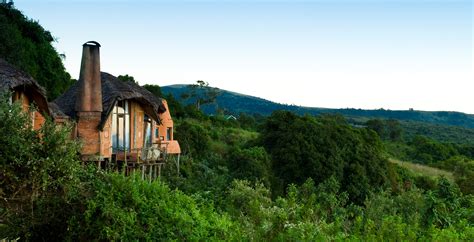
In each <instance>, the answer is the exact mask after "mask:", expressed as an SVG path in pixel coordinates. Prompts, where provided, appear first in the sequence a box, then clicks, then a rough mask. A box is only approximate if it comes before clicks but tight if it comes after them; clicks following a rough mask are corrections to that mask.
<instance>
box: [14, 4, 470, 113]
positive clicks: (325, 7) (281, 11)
mask: <svg viewBox="0 0 474 242" xmlns="http://www.w3.org/2000/svg"><path fill="white" fill-rule="evenodd" d="M14 2H15V6H16V8H18V9H20V10H22V11H23V12H24V13H25V14H26V15H27V16H28V17H29V18H32V19H34V20H37V21H39V23H40V24H41V25H42V26H43V27H44V28H45V29H47V30H49V31H50V32H51V33H52V34H53V36H55V38H56V39H57V42H55V43H54V46H55V47H56V49H57V50H58V52H59V53H63V54H65V55H66V59H65V60H64V64H65V67H66V69H67V71H68V72H69V73H70V74H71V76H72V77H74V78H78V76H79V67H80V61H81V52H82V44H83V43H85V42H87V41H89V40H95V41H98V42H99V43H100V44H101V45H102V47H101V69H102V71H105V72H109V73H111V74H113V75H116V76H118V75H123V74H128V75H132V76H134V77H135V79H136V80H137V81H138V82H139V83H140V84H157V85H160V86H164V85H171V84H191V83H195V82H196V80H204V81H207V82H209V83H210V85H211V86H216V87H219V88H222V89H226V90H231V91H235V92H240V93H243V94H248V95H253V96H258V97H261V98H265V99H268V100H271V101H275V102H280V103H286V104H295V105H301V106H311V107H327V108H363V109H379V108H384V109H391V110H406V109H409V108H413V109H415V110H432V111H436V110H448V111H462V112H467V113H472V114H474V62H473V59H474V56H473V49H474V43H473V32H474V29H473V3H472V1H471V0H306V1H283V0H279V1H277V0H273V1H272V0H253V1H250V0H243V1H237V0H221V1H210V0H207V1H203V0H187V1H185V0H157V1H151V0H135V1H125V0H102V1H100V0H96V1H91V0H69V1H59V0H49V1H48V0H45V1H38V0H16V1H14Z"/></svg>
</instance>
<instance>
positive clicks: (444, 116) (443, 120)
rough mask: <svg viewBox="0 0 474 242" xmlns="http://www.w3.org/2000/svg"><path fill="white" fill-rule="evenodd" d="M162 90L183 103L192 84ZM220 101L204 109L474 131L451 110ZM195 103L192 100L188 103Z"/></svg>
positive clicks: (473, 120)
mask: <svg viewBox="0 0 474 242" xmlns="http://www.w3.org/2000/svg"><path fill="white" fill-rule="evenodd" d="M161 90H162V92H163V93H164V94H172V95H173V96H174V97H175V98H176V99H178V100H180V99H181V95H182V94H183V93H186V92H189V86H188V85H171V86H163V87H161ZM220 91H221V95H220V96H219V97H218V98H217V105H216V104H210V105H205V106H203V111H204V112H206V113H208V114H211V113H215V111H216V109H217V107H219V108H220V109H224V110H226V111H227V112H229V113H232V114H239V113H247V114H261V115H269V114H271V113H272V112H273V111H275V110H288V111H293V112H295V113H298V114H310V115H319V114H325V113H329V114H341V115H344V116H345V117H347V118H349V119H352V120H353V121H356V122H364V121H366V120H368V119H371V118H382V119H398V120H405V121H418V122H424V123H431V124H437V125H452V126H458V127H465V128H474V115H472V114H466V113H461V112H448V111H436V112H430V111H418V110H385V109H376V110H365V109H354V108H345V109H330V108H314V107H302V106H295V105H286V104H281V103H276V102H272V101H269V100H265V99H263V98H258V97H253V96H249V95H244V94H240V93H236V92H231V91H227V90H222V89H220ZM188 102H191V100H188Z"/></svg>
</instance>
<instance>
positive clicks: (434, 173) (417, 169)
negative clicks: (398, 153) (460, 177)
mask: <svg viewBox="0 0 474 242" xmlns="http://www.w3.org/2000/svg"><path fill="white" fill-rule="evenodd" d="M389 161H390V162H392V163H395V164H397V165H399V166H401V167H404V168H406V169H408V170H410V171H412V172H414V173H415V174H416V175H418V176H426V177H430V178H438V177H445V178H446V179H448V181H450V182H454V175H453V173H452V172H449V171H446V170H441V169H438V168H435V167H430V166H426V165H421V164H416V163H412V162H406V161H400V160H395V159H390V160H389Z"/></svg>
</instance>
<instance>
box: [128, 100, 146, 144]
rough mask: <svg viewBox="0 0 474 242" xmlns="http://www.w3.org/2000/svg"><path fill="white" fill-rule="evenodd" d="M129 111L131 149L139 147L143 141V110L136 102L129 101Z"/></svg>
mask: <svg viewBox="0 0 474 242" xmlns="http://www.w3.org/2000/svg"><path fill="white" fill-rule="evenodd" d="M131 107H132V108H131V113H130V119H131V120H130V129H131V130H130V131H131V132H130V138H131V141H130V144H131V147H132V149H141V148H142V147H143V143H144V135H145V134H144V131H145V122H144V120H143V117H144V115H145V111H144V110H143V108H142V107H141V106H140V104H138V103H136V102H131Z"/></svg>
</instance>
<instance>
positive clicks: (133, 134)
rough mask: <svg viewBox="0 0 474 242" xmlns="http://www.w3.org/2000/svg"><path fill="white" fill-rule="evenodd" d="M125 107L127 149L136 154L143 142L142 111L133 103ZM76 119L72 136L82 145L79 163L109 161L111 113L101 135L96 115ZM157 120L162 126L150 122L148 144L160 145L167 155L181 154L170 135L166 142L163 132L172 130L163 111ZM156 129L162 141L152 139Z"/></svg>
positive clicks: (82, 113)
mask: <svg viewBox="0 0 474 242" xmlns="http://www.w3.org/2000/svg"><path fill="white" fill-rule="evenodd" d="M129 105H130V108H129V110H130V111H129V113H130V149H131V153H138V154H140V152H141V149H142V148H143V146H144V141H145V121H144V115H145V111H144V109H143V107H142V106H141V105H140V104H139V103H137V102H134V101H131V100H129ZM165 105H166V104H165ZM166 106H167V105H166ZM77 115H78V122H77V124H76V134H77V137H78V138H79V139H81V141H82V144H83V146H82V151H81V155H82V156H83V159H84V160H88V159H95V160H97V159H103V158H109V159H110V158H111V157H112V133H113V132H112V116H113V115H112V113H110V114H109V117H108V118H107V121H106V122H105V125H104V128H103V130H102V131H99V129H98V125H99V123H100V118H101V116H100V115H101V113H100V112H78V114H77ZM160 118H161V119H162V122H163V124H162V125H157V122H156V121H152V135H151V136H152V143H160V144H161V145H162V147H167V148H168V150H167V152H168V153H169V154H179V153H181V150H180V148H179V143H178V142H177V141H176V140H174V137H173V135H171V140H166V130H167V128H173V120H172V119H171V115H170V114H169V112H168V111H167V112H166V113H163V114H162V115H160ZM156 128H157V129H158V133H159V136H163V138H164V140H160V138H159V137H158V138H157V137H156V136H155V129H156Z"/></svg>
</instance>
